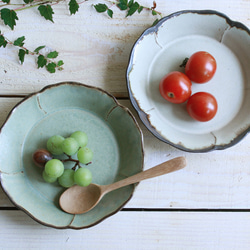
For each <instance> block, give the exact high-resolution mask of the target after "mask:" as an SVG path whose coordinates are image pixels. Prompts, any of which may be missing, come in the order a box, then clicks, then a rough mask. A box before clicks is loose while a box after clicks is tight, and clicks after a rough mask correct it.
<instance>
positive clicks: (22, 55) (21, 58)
mask: <svg viewBox="0 0 250 250" xmlns="http://www.w3.org/2000/svg"><path fill="white" fill-rule="evenodd" d="M25 54H26V51H25V50H24V49H19V52H18V57H19V60H20V63H21V64H23V62H24V56H25Z"/></svg>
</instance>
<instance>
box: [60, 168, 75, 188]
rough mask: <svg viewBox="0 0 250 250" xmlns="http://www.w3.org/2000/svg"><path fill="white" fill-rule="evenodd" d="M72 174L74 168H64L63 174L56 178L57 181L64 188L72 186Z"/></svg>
mask: <svg viewBox="0 0 250 250" xmlns="http://www.w3.org/2000/svg"><path fill="white" fill-rule="evenodd" d="M74 174H75V171H74V170H72V169H65V170H64V172H63V174H62V175H61V176H60V177H59V178H58V183H59V184H60V185H61V186H62V187H66V188H68V187H71V186H73V185H74V184H75V181H74Z"/></svg>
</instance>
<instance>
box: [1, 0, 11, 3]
mask: <svg viewBox="0 0 250 250" xmlns="http://www.w3.org/2000/svg"><path fill="white" fill-rule="evenodd" d="M2 2H3V3H10V0H2Z"/></svg>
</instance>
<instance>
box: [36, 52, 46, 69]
mask: <svg viewBox="0 0 250 250" xmlns="http://www.w3.org/2000/svg"><path fill="white" fill-rule="evenodd" d="M46 64H47V60H46V58H45V56H43V55H39V56H38V60H37V66H38V68H43V67H44V66H45V65H46Z"/></svg>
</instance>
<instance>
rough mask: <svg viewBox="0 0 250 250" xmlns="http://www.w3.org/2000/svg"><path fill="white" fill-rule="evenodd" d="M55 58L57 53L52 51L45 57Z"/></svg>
mask: <svg viewBox="0 0 250 250" xmlns="http://www.w3.org/2000/svg"><path fill="white" fill-rule="evenodd" d="M56 57H58V52H57V51H52V52H50V53H49V54H48V55H47V58H56Z"/></svg>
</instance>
